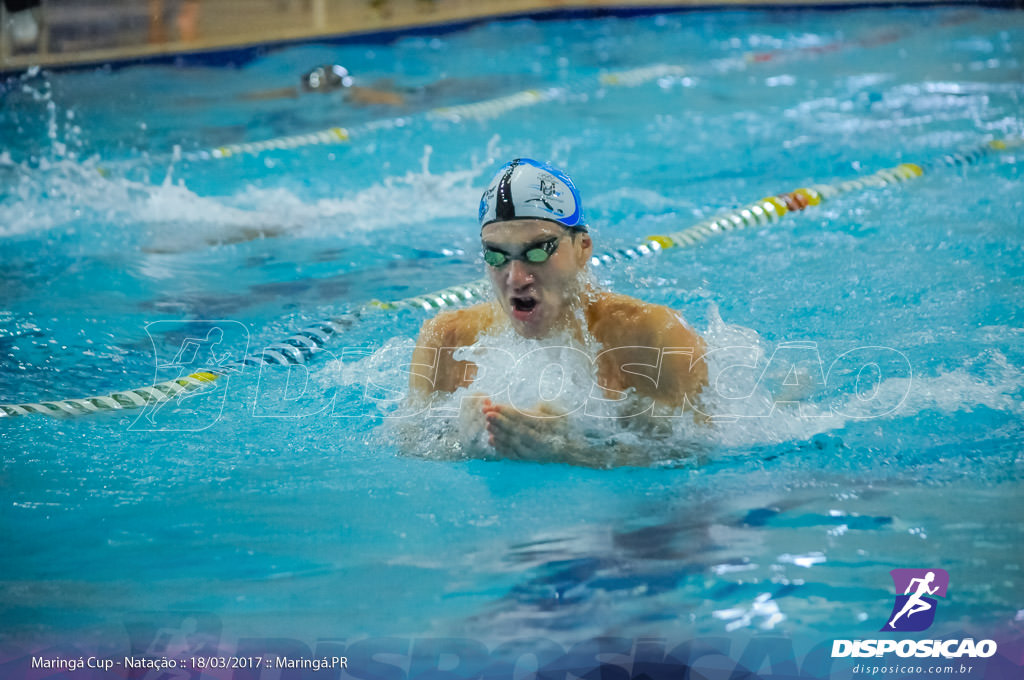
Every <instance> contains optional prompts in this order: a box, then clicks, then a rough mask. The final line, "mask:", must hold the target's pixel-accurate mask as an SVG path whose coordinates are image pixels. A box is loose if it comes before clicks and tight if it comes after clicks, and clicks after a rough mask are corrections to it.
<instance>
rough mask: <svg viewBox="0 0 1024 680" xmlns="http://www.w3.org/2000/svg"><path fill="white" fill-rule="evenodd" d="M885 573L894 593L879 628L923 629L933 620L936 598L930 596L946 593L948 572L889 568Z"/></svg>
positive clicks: (914, 630)
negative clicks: (888, 609) (893, 586)
mask: <svg viewBox="0 0 1024 680" xmlns="http://www.w3.org/2000/svg"><path fill="white" fill-rule="evenodd" d="M889 574H891V575H892V580H893V584H894V585H895V586H896V593H897V595H896V603H895V604H894V605H893V608H892V613H891V614H890V615H889V619H888V622H887V623H886V624H885V626H884V627H883V628H882V630H883V631H900V632H902V633H915V632H919V631H922V630H927V629H928V628H929V627H930V626H931V625H932V623H933V622H934V621H935V609H936V607H937V606H938V600H936V599H935V598H934V597H930V596H937V597H945V596H946V588H947V587H948V586H949V573H948V572H947V571H946V570H945V569H893V570H892V571H890V572H889ZM900 593H902V595H901V594H900Z"/></svg>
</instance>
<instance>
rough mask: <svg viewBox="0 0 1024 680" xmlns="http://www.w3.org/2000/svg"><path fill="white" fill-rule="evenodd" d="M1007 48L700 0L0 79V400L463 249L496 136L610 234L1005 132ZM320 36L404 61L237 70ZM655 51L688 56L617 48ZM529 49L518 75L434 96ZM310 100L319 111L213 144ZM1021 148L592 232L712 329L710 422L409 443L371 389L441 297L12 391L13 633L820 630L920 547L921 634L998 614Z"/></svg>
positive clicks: (294, 315)
mask: <svg viewBox="0 0 1024 680" xmlns="http://www.w3.org/2000/svg"><path fill="white" fill-rule="evenodd" d="M496 46H498V47H496ZM1022 59H1024V15H1021V14H1020V13H1019V12H1010V11H1003V10H997V9H984V8H972V7H959V8H921V9H886V10H881V9H874V10H863V9H862V10H849V11H842V12H824V11H803V12H796V11H782V10H779V11H719V10H715V11H702V12H693V13H680V14H664V15H653V16H635V17H627V18H595V19H586V20H584V19H578V20H558V21H543V22H535V21H529V20H517V21H505V22H494V23H488V24H482V25H478V26H473V27H470V28H465V29H461V30H458V31H454V32H449V33H444V34H439V35H438V36H436V37H404V38H398V39H396V40H394V41H393V42H389V43H386V44H344V45H329V44H322V45H318V44H311V45H300V46H294V47H288V48H283V49H279V50H275V51H268V52H267V53H266V54H264V55H262V56H259V57H258V58H255V59H253V60H251V61H247V62H245V63H239V64H237V65H233V66H229V67H218V68H187V69H186V68H174V67H167V66H145V65H143V66H131V67H125V68H120V69H115V70H111V69H99V70H93V71H75V72H63V73H50V72H39V73H36V72H33V73H29V74H24V75H22V76H17V77H13V78H9V79H8V80H7V81H6V82H5V83H4V85H3V88H4V89H3V91H2V97H3V100H4V105H3V108H2V109H0V131H2V138H3V140H4V142H3V147H4V148H3V151H2V152H0V206H2V212H3V216H4V217H3V219H2V223H0V248H2V255H3V262H4V266H3V267H2V270H0V271H2V274H0V276H2V279H3V284H2V287H0V291H2V292H0V296H2V298H0V299H2V305H0V318H2V324H0V348H2V352H0V357H2V358H0V402H2V403H5V404H14V403H21V402H35V401H41V400H46V399H57V398H66V397H83V396H88V395H100V394H107V393H110V392H112V391H115V390H121V389H126V388H130V387H139V386H142V385H148V384H151V383H152V382H154V364H155V361H154V356H155V355H156V356H157V357H161V360H162V361H165V360H166V359H167V358H168V357H172V356H173V355H174V352H175V351H176V350H177V348H178V347H179V346H181V344H182V342H183V340H184V339H186V338H199V339H204V338H207V337H208V336H207V334H208V332H209V331H210V330H211V329H212V328H213V327H214V326H217V327H219V328H221V329H222V332H223V336H222V337H221V343H220V344H219V345H218V346H217V347H218V350H217V351H218V352H222V353H224V355H225V356H226V355H230V356H231V357H233V358H240V357H241V356H244V355H245V354H246V353H247V352H251V351H259V349H260V348H262V347H265V346H267V345H268V344H271V343H273V342H275V341H278V340H280V339H282V338H285V337H288V336H289V335H290V334H291V332H292V331H293V329H296V328H302V327H304V326H308V325H310V324H313V323H316V322H318V321H321V320H323V319H327V318H332V317H338V316H339V315H342V314H344V313H346V312H347V311H350V310H352V309H356V308H360V307H362V306H363V305H364V304H365V303H367V302H368V301H370V300H372V299H379V300H396V299H401V298H404V297H407V296H411V295H417V294H420V293H424V292H427V291H432V290H437V289H440V288H444V287H446V286H450V285H454V284H458V283H461V282H464V281H469V280H473V279H477V278H479V277H480V276H481V275H482V272H483V265H482V263H481V262H480V259H479V251H478V241H477V236H478V231H477V227H476V223H475V220H474V216H475V214H476V213H475V211H476V205H477V201H478V199H479V194H480V191H481V190H482V188H483V185H484V183H485V182H486V181H487V179H488V178H489V176H490V173H491V172H493V170H494V169H495V168H496V167H497V166H498V165H499V164H500V163H502V162H504V161H505V160H508V159H509V158H512V157H516V156H520V155H522V156H531V157H536V158H541V159H545V160H550V161H552V162H554V163H556V164H558V165H560V166H562V167H564V168H566V169H567V170H568V171H569V172H570V173H571V174H572V175H573V177H574V179H575V180H576V183H577V185H578V186H579V187H580V189H581V192H582V194H583V200H584V206H585V209H586V211H587V213H588V216H589V220H590V222H591V224H592V225H593V226H594V236H595V241H596V244H597V250H598V251H602V250H608V249H613V248H622V247H628V246H632V245H634V244H636V243H637V242H639V241H640V240H642V239H643V238H644V237H646V236H648V235H650V234H663V233H668V232H672V231H678V230H680V229H683V228H685V227H687V226H689V225H691V224H694V223H696V222H698V221H700V220H701V219H704V218H706V217H709V216H712V215H715V214H716V213H719V212H721V211H724V210H728V209H732V208H735V207H737V206H740V205H745V204H749V203H750V202H752V201H754V200H756V199H759V198H761V197H763V196H769V195H775V194H780V193H783V192H788V191H791V190H793V189H796V188H798V187H802V186H808V185H810V184H815V183H834V182H837V181H844V180H847V179H851V178H856V177H863V176H866V175H868V174H870V173H873V172H875V171H877V170H880V169H882V168H888V167H892V166H895V165H897V164H899V163H902V162H917V163H924V162H927V161H931V160H934V159H937V158H940V157H941V156H943V155H944V154H948V153H950V152H955V151H957V150H958V149H960V148H963V147H970V148H973V147H977V146H978V145H979V144H983V143H986V142H988V141H990V140H994V139H1013V138H1019V137H1021V136H1022V135H1024V116H1022V115H1021V112H1022V99H1024V84H1022V83H1024V63H1022ZM320 63H342V64H345V65H346V66H347V67H348V68H349V69H350V70H351V71H352V72H353V73H354V74H356V75H357V77H358V78H360V79H362V82H364V83H367V84H376V85H377V86H380V87H386V86H389V82H388V81H390V86H393V87H399V88H404V91H405V92H406V93H407V95H408V100H407V102H406V104H405V105H404V106H403V107H400V108H399V109H397V110H396V109H393V108H388V107H384V106H370V107H357V106H355V105H353V104H352V103H351V102H346V101H345V100H344V99H342V98H340V97H338V96H333V95H325V96H318V95H304V96H302V97H289V98H283V99H254V98H252V97H251V96H250V95H252V94H253V93H259V92H261V91H265V90H269V89H274V88H287V87H292V86H294V85H295V83H296V82H297V76H298V74H300V73H302V72H304V71H306V70H308V69H309V68H311V67H312V66H314V65H317V64H320ZM655 64H664V65H671V66H681V67H683V68H682V69H678V68H674V69H664V70H663V72H662V75H661V76H660V77H656V78H652V79H647V80H645V81H644V82H639V83H636V84H630V83H629V82H622V81H621V80H620V82H618V83H616V82H611V81H613V80H614V79H611V78H609V77H608V75H609V74H621V73H625V72H631V71H632V70H633V69H637V68H641V67H646V66H650V65H655ZM602 75H604V79H603V80H602ZM437 83H441V86H436V87H435V86H433V85H434V84H437ZM527 89H532V90H536V91H538V92H542V93H544V94H543V97H541V98H540V99H539V100H538V101H536V102H533V103H531V104H530V105H525V106H520V107H518V108H512V109H508V110H505V111H495V112H494V113H493V115H489V116H481V117H474V116H472V115H460V116H452V115H439V114H438V113H437V112H436V111H435V109H437V108H438V107H452V106H458V105H463V104H467V103H471V102H476V101H482V100H491V99H495V98H499V97H502V96H505V95H509V94H513V93H516V92H520V91H523V90H527ZM335 126H342V127H345V128H347V129H349V130H350V131H351V132H352V135H351V139H350V141H349V142H348V143H336V144H302V145H294V148H287V149H278V150H270V151H265V152H262V153H235V154H232V155H230V156H229V157H218V154H215V153H213V152H214V151H215V150H216V149H218V148H220V147H224V146H226V145H233V144H245V143H255V142H261V141H264V140H267V139H272V138H277V137H283V136H288V137H290V136H294V135H300V134H306V133H311V132H318V131H321V130H324V129H327V128H331V127H335ZM223 155H224V154H220V156H223ZM1021 160H1022V152H1021V151H1020V150H1019V148H1018V149H1016V150H1014V149H1012V148H1011V149H1009V150H1006V151H1002V152H993V153H990V154H988V155H987V156H986V157H985V158H984V159H982V160H981V161H979V162H978V163H976V164H971V165H962V166H955V167H945V168H944V169H943V168H941V167H939V168H936V169H935V170H934V171H929V172H926V173H925V175H924V176H923V177H921V178H918V179H914V180H912V181H909V182H906V183H901V184H896V185H890V186H886V187H881V188H872V189H865V190H863V191H859V192H851V193H849V194H846V195H843V196H840V197H838V198H836V199H834V200H831V201H826V202H824V203H822V204H821V205H820V206H817V207H814V208H813V209H808V210H806V211H804V212H801V213H797V214H791V215H787V216H786V217H785V218H784V219H782V220H780V221H779V222H778V223H777V224H774V225H772V226H765V227H761V228H755V229H747V230H743V231H737V232H733V233H727V234H723V235H719V236H717V237H715V238H712V239H709V240H707V241H706V242H704V243H702V244H700V245H699V246H697V247H693V248H686V249H678V251H672V252H666V253H664V254H663V255H660V256H658V257H655V258H649V259H642V260H637V261H635V262H630V263H628V264H620V265H618V266H614V267H607V268H602V269H600V270H599V271H598V272H597V276H598V279H599V280H600V282H601V283H602V285H607V286H608V287H610V288H612V289H614V290H616V291H619V292H623V293H626V294H630V295H634V296H637V297H640V298H643V299H645V300H648V301H650V302H654V303H659V304H665V305H670V306H671V307H673V308H675V309H677V310H679V312H680V313H681V315H682V316H683V317H684V318H685V319H686V320H687V322H688V323H690V324H691V325H692V326H693V327H694V328H695V329H696V330H697V331H698V332H700V333H701V334H702V335H704V336H705V337H706V338H707V339H708V342H709V345H710V346H711V347H712V348H713V349H716V350H721V351H720V352H719V353H718V354H716V355H715V359H714V361H713V362H712V367H713V369H714V370H713V372H712V384H711V386H709V394H708V404H709V406H708V408H709V409H710V410H711V411H712V412H711V413H710V415H712V416H716V419H715V422H714V424H713V425H711V426H707V427H703V428H699V429H698V430H697V432H698V433H699V435H698V436H699V437H701V438H702V439H701V446H700V455H693V453H692V451H688V450H687V449H686V447H681V448H675V447H674V445H673V446H668V447H667V448H664V450H662V449H658V450H654V449H653V447H655V446H656V445H655V444H652V445H651V446H652V455H651V457H650V460H649V461H648V462H647V463H646V464H644V465H625V466H620V467H614V468H612V469H590V468H586V467H579V466H569V465H558V464H549V465H538V464H529V463H522V462H514V461H502V460H474V459H466V458H464V457H460V456H459V455H458V454H457V452H454V453H453V452H452V451H450V450H441V448H442V447H444V446H446V445H445V444H443V443H437V444H436V446H433V445H432V444H430V443H426V444H423V443H421V444H420V446H419V450H418V451H417V455H407V454H406V453H405V452H403V450H402V446H401V445H400V443H399V436H398V434H396V430H395V428H394V427H393V423H392V421H393V419H392V418H390V417H389V416H391V415H393V414H394V411H393V409H391V406H389V405H388V404H385V405H384V406H382V405H381V403H382V401H384V400H385V399H386V398H389V399H391V400H392V402H394V401H400V397H401V390H402V384H403V381H404V373H403V370H404V365H405V362H406V361H407V360H408V356H409V348H410V346H411V343H412V340H413V339H414V338H415V336H416V333H417V330H418V327H419V325H420V324H421V323H422V322H423V320H424V319H425V318H427V315H426V314H425V313H424V314H418V313H411V312H401V313H387V312H380V313H377V314H368V315H366V316H365V317H364V318H363V319H362V320H361V321H360V322H358V323H356V324H355V325H353V326H351V327H350V328H348V329H346V330H345V332H344V334H343V336H342V337H340V338H336V339H334V340H333V341H332V342H331V343H330V344H329V345H328V346H327V350H328V352H325V353H322V354H320V355H317V356H316V357H314V358H313V359H312V360H311V361H310V362H309V364H308V373H305V372H304V370H303V369H302V368H301V367H298V368H292V369H284V368H281V367H277V368H275V369H266V370H264V371H262V372H261V371H260V370H258V369H257V368H253V369H250V370H248V371H246V372H244V373H242V374H236V375H233V376H231V377H230V379H229V380H228V381H221V383H223V384H220V385H218V387H217V390H216V391H214V392H213V396H209V395H207V396H206V397H203V398H202V399H199V398H196V400H195V403H194V405H192V404H189V403H188V402H182V403H178V404H172V405H168V406H167V407H166V410H162V411H160V413H159V414H157V416H156V419H155V420H151V421H149V423H148V424H147V421H144V420H141V419H140V418H139V413H138V412H136V411H121V412H113V413H105V414H99V415H93V416H87V417H80V418H73V419H56V418H49V417H44V416H25V417H9V418H3V419H0V420H2V421H3V422H0V442H2V461H3V462H2V468H0V489H2V496H0V501H2V502H0V526H2V531H3V535H4V538H5V540H4V544H5V549H4V550H3V551H2V552H0V593H2V596H0V640H5V641H9V642H10V641H14V642H19V643H22V644H28V645H30V646H31V645H35V644H43V643H44V642H45V643H47V644H49V643H50V642H52V641H54V640H61V639H69V638H70V639H80V638H81V636H86V635H97V636H99V637H100V638H101V639H104V640H108V641H110V640H120V639H121V638H122V637H123V636H124V635H125V633H124V631H125V626H126V621H131V620H134V619H137V618H138V617H140V616H143V617H144V616H146V615H152V616H157V614H153V613H161V612H163V613H166V612H183V611H184V612H201V613H205V614H203V615H204V616H206V615H208V616H212V617H215V618H216V619H217V620H218V621H220V622H221V623H222V624H223V630H224V633H225V635H230V636H235V637H238V638H241V637H245V636H253V635H256V636H267V637H287V638H293V639H297V640H305V641H307V642H309V643H310V644H312V641H314V640H316V639H319V638H329V637H337V638H348V639H354V638H358V637H360V636H369V637H381V636H392V635H394V636H442V637H446V636H447V637H451V636H456V637H469V638H473V639H477V640H483V641H487V642H488V644H490V643H492V642H500V641H503V640H508V639H511V638H524V637H538V638H544V639H547V640H553V641H556V642H557V643H558V644H562V645H568V644H571V643H572V642H574V641H577V640H582V639H587V638H591V637H595V636H600V635H617V636H626V637H631V638H638V637H641V636H650V635H658V636H667V637H670V638H675V639H688V638H691V637H694V636H700V635H786V636H795V637H800V636H803V637H802V639H807V640H810V641H811V642H812V643H816V642H820V641H823V640H824V641H830V640H831V638H835V637H841V638H850V639H852V638H867V637H873V636H876V635H877V631H878V630H879V629H880V627H881V626H882V625H884V623H885V617H886V616H887V615H888V614H889V612H890V609H891V607H892V597H893V592H892V589H893V583H892V581H891V579H890V578H889V574H888V572H889V571H890V570H891V569H895V568H930V567H939V568H942V569H945V570H947V571H948V572H949V574H950V595H949V596H948V597H947V598H945V599H944V600H942V603H941V606H940V608H939V610H938V615H937V618H936V623H935V627H934V628H933V629H932V631H930V632H929V635H934V636H936V637H938V636H942V635H953V634H954V633H955V632H956V631H968V632H970V633H972V634H975V635H984V636H988V637H992V636H996V637H998V638H999V639H1009V638H1011V637H1014V636H1017V637H1019V636H1020V634H1021V627H1022V625H1024V624H1022V619H1024V614H1022V612H1024V605H1022V604H1021V602H1022V599H1024V597H1022V596H1024V575H1022V572H1021V563H1022V557H1024V555H1022V547H1021V546H1022V545H1024V531H1022V526H1024V525H1022V523H1021V517H1022V516H1024V514H1022V511H1024V501H1022V498H1024V494H1022V493H1021V479H1022V475H1024V459H1022V457H1021V446H1020V442H1021V440H1022V432H1024V427H1022V424H1021V416H1022V413H1024V375H1022V366H1024V336H1022V331H1021V328H1022V318H1021V305H1020V301H1021V300H1022V299H1024V264H1022V263H1024V258H1022V246H1024V228H1022V227H1024V221H1022V215H1024V192H1022V191H1021V186H1022V183H1021ZM729 348H732V349H729ZM865 348H867V349H865ZM730 352H731V353H730ZM851 352H852V353H853V354H849V353H851ZM858 352H859V353H858ZM834 362H836V363H835V366H836V367H837V368H836V370H835V371H834V372H832V373H831V374H828V378H827V379H825V378H822V379H817V378H815V377H814V376H825V375H826V374H827V373H828V371H829V369H830V367H832V366H833V364H834ZM791 369H792V370H791ZM794 371H795V372H794ZM165 377H166V376H164V377H161V374H159V373H158V374H157V379H165ZM171 377H173V376H171ZM307 378H308V380H306V379H307ZM304 380H305V382H303V381H304ZM368 383H369V384H371V385H372V386H373V389H370V390H369V391H367V390H366V389H365V388H366V385H367V384H368ZM374 390H376V391H374ZM389 390H390V391H389ZM381 395H384V396H381ZM780 395H788V396H780ZM570 396H572V395H570ZM575 396H576V397H578V398H581V399H582V398H583V395H582V393H579V392H577V393H576V394H575ZM775 401H778V402H780V403H779V405H778V406H777V407H776V408H774V409H773V408H772V404H773V403H774V402H775ZM391 405H393V404H391ZM431 427H432V428H434V430H436V428H437V427H438V426H437V424H436V423H434V422H432V423H431ZM427 430H428V431H433V430H431V428H430V427H428V428H427ZM691 434H692V428H691ZM432 447H433V448H432ZM433 454H436V455H433ZM147 613H149V614H147ZM197 616H198V615H197ZM200 618H201V617H200Z"/></svg>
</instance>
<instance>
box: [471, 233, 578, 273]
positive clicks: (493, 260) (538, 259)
mask: <svg viewBox="0 0 1024 680" xmlns="http://www.w3.org/2000/svg"><path fill="white" fill-rule="evenodd" d="M561 242H562V237H561V236H552V237H551V238H549V239H548V240H546V241H541V242H540V243H535V244H533V245H531V246H530V247H529V248H527V249H526V250H524V251H523V252H522V254H521V255H510V254H509V253H506V252H505V251H503V250H498V249H496V248H488V247H486V246H485V247H484V262H486V263H487V264H489V265H491V266H492V267H504V266H505V265H506V264H508V263H509V262H511V261H512V260H520V261H521V262H527V263H529V264H541V263H544V262H547V261H548V258H550V257H551V256H552V255H554V254H555V251H556V250H558V244H559V243H561Z"/></svg>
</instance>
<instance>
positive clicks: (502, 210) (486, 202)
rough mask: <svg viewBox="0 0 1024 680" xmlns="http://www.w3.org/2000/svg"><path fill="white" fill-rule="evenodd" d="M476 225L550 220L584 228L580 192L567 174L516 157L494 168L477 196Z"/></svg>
mask: <svg viewBox="0 0 1024 680" xmlns="http://www.w3.org/2000/svg"><path fill="white" fill-rule="evenodd" d="M479 219H480V228H481V229H482V228H483V227H485V226H487V225H488V224H490V223H491V222H504V221H507V220H528V219H539V220H550V221H552V222H558V223H559V224H561V225H563V226H566V227H569V228H570V229H576V230H578V231H586V230H587V225H586V223H585V222H584V220H583V206H582V205H581V203H580V193H579V192H578V191H577V190H576V187H575V185H573V183H572V180H571V179H569V176H568V175H566V174H565V173H564V172H562V171H561V170H559V169H558V168H556V167H554V166H551V165H548V164H547V163H540V162H538V161H535V160H533V159H532V158H517V159H515V160H514V161H511V162H509V163H506V164H505V165H503V166H502V167H501V169H500V170H498V172H497V174H496V175H495V176H494V179H492V180H491V182H490V184H488V185H487V189H486V190H485V191H484V194H483V196H481V197H480V213H479Z"/></svg>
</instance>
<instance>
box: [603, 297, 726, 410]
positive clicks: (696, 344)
mask: <svg viewBox="0 0 1024 680" xmlns="http://www.w3.org/2000/svg"><path fill="white" fill-rule="evenodd" d="M587 325H588V326H589V327H590V332H591V334H592V335H593V336H594V338H595V339H596V340H597V341H598V342H600V343H601V344H602V345H603V346H604V348H605V350H606V352H605V353H603V354H602V356H601V357H600V358H599V360H598V371H599V378H600V380H601V383H602V386H603V387H605V388H606V389H612V390H622V389H625V388H628V387H633V388H635V389H636V390H637V392H639V393H640V394H643V395H645V396H649V397H652V398H653V399H655V400H657V401H658V402H660V403H662V404H665V405H666V406H672V407H678V406H682V405H684V404H685V403H686V402H687V401H690V403H692V402H693V400H694V399H695V398H696V396H697V395H698V394H699V393H700V391H701V389H702V388H703V387H704V386H705V385H706V384H707V382H708V370H707V364H706V363H705V362H704V358H703V357H704V353H705V352H706V345H705V344H704V341H703V340H702V339H701V337H700V336H699V335H697V333H695V332H694V331H693V330H692V329H690V328H688V327H687V326H686V325H685V324H684V323H683V321H682V319H681V318H680V316H679V314H678V313H677V312H676V311H674V310H672V309H670V308H668V307H664V306H662V305H655V304H651V303H649V302H644V301H643V300H638V299H636V298H633V297H629V296H628V295H620V294H617V293H600V294H598V295H597V297H596V298H595V299H594V300H593V301H592V302H591V304H590V305H588V308H587ZM607 350H615V351H613V352H607ZM652 361H660V363H659V366H658V367H653V366H651V363H652ZM627 364H632V365H630V366H629V370H622V369H623V367H625V366H626V365H627ZM645 367H647V368H646V369H645Z"/></svg>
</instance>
